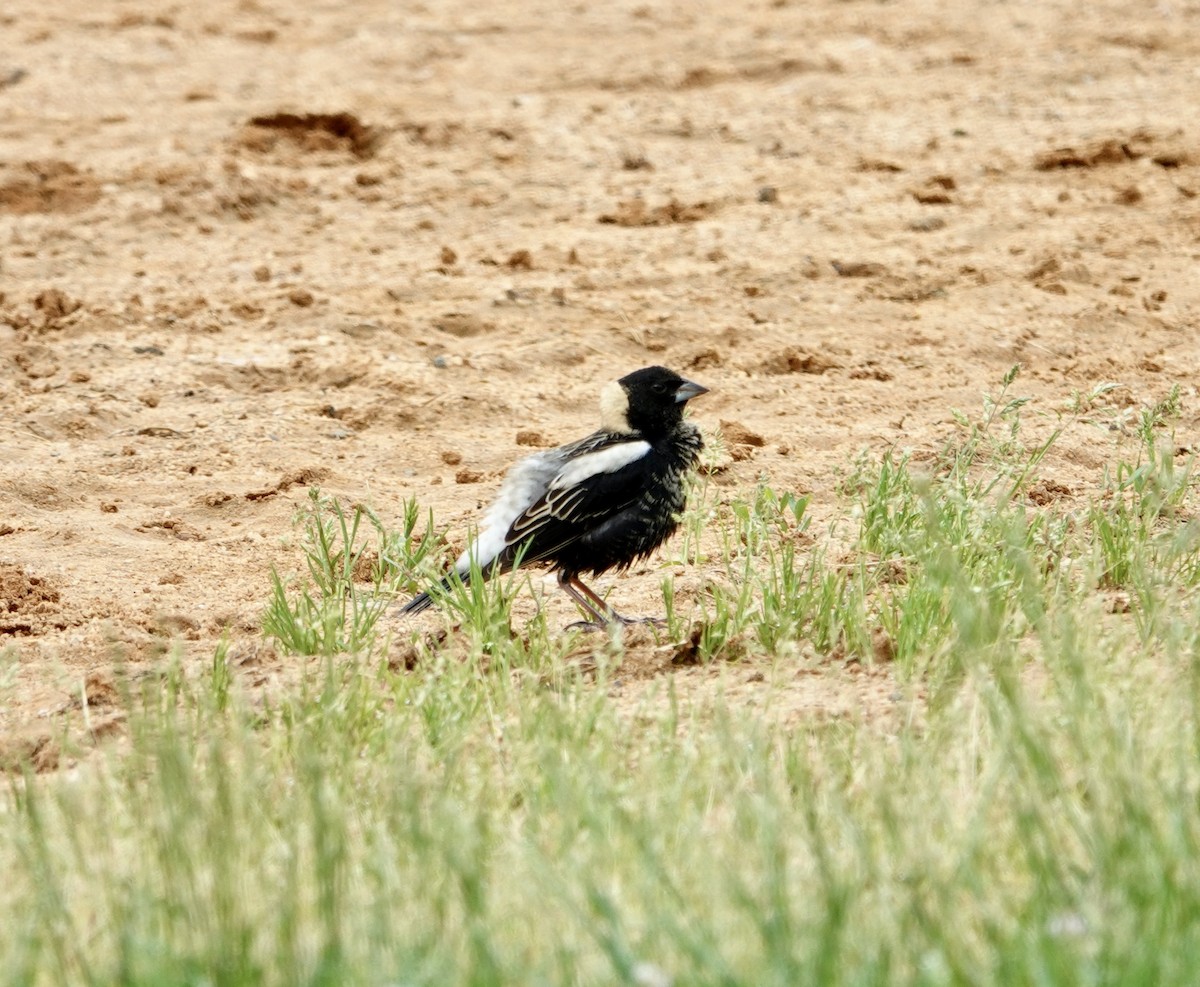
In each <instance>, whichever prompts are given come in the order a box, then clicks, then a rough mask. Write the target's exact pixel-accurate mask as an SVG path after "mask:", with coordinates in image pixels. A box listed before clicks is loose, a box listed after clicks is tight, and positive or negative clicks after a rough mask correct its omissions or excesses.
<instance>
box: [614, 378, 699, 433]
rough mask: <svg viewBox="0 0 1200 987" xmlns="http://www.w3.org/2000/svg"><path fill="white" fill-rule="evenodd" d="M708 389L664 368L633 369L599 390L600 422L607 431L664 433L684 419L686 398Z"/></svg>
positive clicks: (689, 398)
mask: <svg viewBox="0 0 1200 987" xmlns="http://www.w3.org/2000/svg"><path fill="white" fill-rule="evenodd" d="M707 391H708V388H707V387H701V386H700V385H699V384H696V383H693V382H692V381H690V380H685V379H684V378H683V377H680V376H679V374H677V373H675V372H674V371H673V370H668V369H667V368H666V367H645V368H644V369H642V370H635V371H634V372H633V373H631V374H627V375H626V376H624V377H622V378H621V379H620V380H618V381H614V382H613V383H611V384H609V385H607V386H606V387H605V388H604V390H603V391H602V392H601V394H600V413H601V423H602V424H603V425H604V427H605V428H606V429H608V430H609V431H610V432H632V433H637V434H638V435H642V436H645V437H647V438H655V437H657V436H660V435H666V434H667V433H668V432H670V431H671V429H673V428H674V427H675V426H676V425H678V424H679V422H680V421H681V420H682V419H683V409H684V406H685V405H686V404H687V403H688V401H690V400H691V399H692V398H694V397H698V396H699V395H701V394H704V393H706V392H707Z"/></svg>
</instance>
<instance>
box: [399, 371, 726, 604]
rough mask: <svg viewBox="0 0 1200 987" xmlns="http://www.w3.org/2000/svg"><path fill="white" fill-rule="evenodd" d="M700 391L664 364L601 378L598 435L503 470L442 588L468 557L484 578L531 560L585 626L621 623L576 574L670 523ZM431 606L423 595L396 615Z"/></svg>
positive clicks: (698, 445)
mask: <svg viewBox="0 0 1200 987" xmlns="http://www.w3.org/2000/svg"><path fill="white" fill-rule="evenodd" d="M707 390H708V388H707V387H701V386H700V385H699V384H694V383H692V382H691V381H690V380H684V378H682V377H680V376H679V374H677V373H674V372H673V371H670V370H667V369H666V368H665V367H646V368H645V369H643V370H637V371H635V372H634V373H631V374H629V375H627V376H625V377H622V378H621V379H620V380H618V381H615V382H614V383H611V384H608V385H607V386H606V387H605V388H604V389H603V391H602V392H601V395H600V413H601V417H600V422H601V427H600V429H599V430H598V431H596V432H593V433H592V434H591V435H589V436H588V437H587V438H586V439H580V440H579V441H578V442H572V443H570V444H569V445H565V446H559V447H558V448H557V449H549V450H547V451H545V452H538V453H534V455H532V456H528V457H526V458H525V459H522V460H521V461H520V462H519V463H517V464H516V465H515V466H514V467H513V468H512V469H510V470H509V471H508V475H507V476H506V477H505V478H504V483H503V484H502V485H501V487H500V493H499V494H498V495H497V497H496V500H495V502H494V503H493V504H492V506H491V508H490V509H489V510H488V512H487V515H486V516H485V517H484V520H483V527H482V529H481V530H480V532H479V535H478V537H477V538H476V539H475V540H474V541H473V542H472V543H471V545H470V546H469V547H468V548H467V550H466V551H465V552H463V554H462V555H461V556H459V558H458V561H457V562H455V563H454V569H453V570H452V571H451V572H450V573H449V574H448V575H447V576H446V578H445V579H443V580H442V587H443V588H449V587H450V586H451V585H453V583H454V582H456V581H458V580H462V581H466V580H467V579H469V578H470V573H471V567H472V564H473V563H475V564H478V566H479V569H480V571H481V572H482V573H483V574H484V576H485V577H487V576H494V575H497V574H498V573H503V572H508V571H509V570H511V569H512V568H513V567H514V565H517V564H519V565H521V566H527V565H533V564H535V563H538V564H542V565H546V566H548V567H549V568H550V569H551V570H552V571H557V572H558V584H559V586H561V587H562V588H563V589H564V590H565V591H566V592H567V594H568V595H569V596H570V597H571V599H573V600H574V601H575V603H576V604H577V605H578V606H579V608H580V609H581V610H582V611H583V612H584V613H585V614H586V615H587V616H588V618H589V622H594V623H597V624H608V623H611V622H613V621H620V622H622V623H628V621H627V620H626V618H624V617H622V616H621V615H620V614H618V613H617V612H616V611H615V610H613V609H612V607H610V606H609V605H608V604H607V603H605V602H604V600H602V599H601V598H600V597H599V596H597V595H596V594H595V593H594V592H592V590H590V589H588V587H587V586H585V585H584V584H583V583H582V582H581V581H580V579H579V576H580V574H582V573H592V574H594V575H597V576H598V575H600V574H601V573H603V572H607V571H608V570H609V569H616V570H618V571H621V570H624V569H628V568H629V566H631V565H632V564H633V563H634V562H636V561H637V560H639V559H642V558H645V557H646V556H647V555H649V554H650V553H651V552H652V551H654V549H656V548H657V547H658V546H659V545H661V544H662V543H663V542H664V541H665V540H666V539H667V538H668V537H670V535H671V534H672V533H673V532H674V531H675V529H676V527H678V525H679V514H680V512H681V511H682V510H683V507H684V501H685V497H686V493H685V490H684V477H685V475H686V474H687V473H688V471H689V470H691V469H693V468H694V467H695V465H696V462H697V460H698V459H699V456H700V450H701V449H702V448H703V447H704V440H703V439H702V438H701V437H700V431H699V429H697V428H696V426H695V425H693V424H691V423H690V422H686V421H684V420H683V409H684V406H685V405H686V404H687V402H688V401H689V400H691V399H692V398H694V397H696V396H698V395H700V394H704V393H705V392H706V391H707ZM518 559H519V563H518ZM432 603H433V597H431V596H430V594H429V593H421V594H419V595H418V596H416V597H415V598H414V599H413V600H412V601H410V602H409V603H408V604H406V605H405V607H404V608H403V610H402V612H403V613H406V614H408V613H419V612H420V611H422V610H424V609H425V608H426V607H428V606H430V605H431V604H432Z"/></svg>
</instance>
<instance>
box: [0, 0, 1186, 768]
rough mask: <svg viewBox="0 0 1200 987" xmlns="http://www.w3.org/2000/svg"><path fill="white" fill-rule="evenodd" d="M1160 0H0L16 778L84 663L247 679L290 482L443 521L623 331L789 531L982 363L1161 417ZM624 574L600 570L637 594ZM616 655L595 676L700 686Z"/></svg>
mask: <svg viewBox="0 0 1200 987" xmlns="http://www.w3.org/2000/svg"><path fill="white" fill-rule="evenodd" d="M1198 16H1200V3H1196V2H1191V0H1164V2H1162V3H1157V4H1153V5H1151V4H1146V3H1141V2H1134V0H1098V2H1095V3H1090V4H1084V5H1080V4H1077V3H1073V2H1068V0H1048V2H1047V0H1036V2H1035V0H1025V2H1020V0H1014V2H1000V0H975V2H972V3H937V2H934V0H914V2H911V3H903V4H900V3H886V2H879V0H808V2H799V0H795V2H786V0H769V2H761V0H760V2H755V3H751V4H736V5H730V4H719V3H695V2H692V0H676V2H663V3H647V2H644V0H638V2H629V0H617V2H613V3H604V4H573V3H557V2H549V0H532V2H525V3H515V2H511V0H497V2H495V3H492V4H479V3H474V2H467V0H430V2H427V3H414V4H398V3H394V2H385V0H355V2H352V3H342V2H328V0H326V2H312V3H295V2H290V3H284V2H281V0H241V2H231V0H210V2H208V3H205V4H184V3H179V2H155V0H119V2H112V3H108V4H94V3H85V2H83V0H56V2H55V3H46V2H44V0H36V2H35V0H9V2H7V3H6V4H5V6H4V10H3V11H2V12H0V244H2V245H3V253H2V254H0V293H2V294H0V648H2V649H4V653H5V654H6V655H7V656H8V660H7V661H5V662H4V663H3V664H0V674H2V676H3V678H2V680H0V737H2V738H4V746H3V748H2V750H3V751H7V752H8V755H6V756H9V757H10V759H11V754H12V752H14V751H16V752H25V753H28V752H31V751H32V752H36V755H37V759H38V763H39V764H40V765H41V766H43V767H53V766H55V765H56V764H58V763H59V761H60V750H61V749H62V740H63V738H64V737H70V736H74V737H75V739H76V740H79V741H81V742H82V743H84V745H85V746H86V745H87V744H88V743H90V742H92V741H93V740H94V739H95V738H97V737H101V736H105V735H109V734H117V735H119V734H120V731H121V729H122V727H121V723H120V714H119V713H117V712H115V711H114V710H115V704H114V702H113V693H112V685H111V677H112V676H111V666H112V665H113V663H114V662H116V661H124V662H128V663H130V664H131V665H132V667H134V668H150V667H153V666H154V664H155V663H156V662H159V661H161V660H162V656H163V655H164V654H165V653H166V651H167V650H168V649H169V648H171V647H172V646H173V645H174V644H175V643H176V642H182V646H183V647H184V648H185V649H186V652H187V654H188V655H189V656H191V657H192V658H193V659H194V660H197V661H199V660H202V659H203V660H206V659H207V658H209V657H210V656H211V654H212V649H213V647H214V644H215V642H216V641H217V639H218V637H219V636H220V634H221V633H222V631H223V630H224V629H228V630H229V632H230V634H231V635H232V637H233V642H234V650H235V653H240V654H242V655H246V654H249V655H251V656H252V657H253V656H255V655H258V656H259V657H258V658H257V659H256V660H258V661H259V663H260V666H262V665H265V666H269V668H276V669H278V668H281V667H285V666H286V665H287V661H285V660H283V659H278V658H274V657H271V656H270V655H269V654H268V655H267V656H266V657H265V658H264V657H262V649H261V648H260V647H259V646H258V645H257V644H256V642H257V641H258V640H259V639H260V630H259V624H260V616H261V611H262V607H263V604H264V602H265V599H266V595H267V588H268V580H267V574H268V572H269V567H270V566H271V565H272V564H274V565H276V566H278V567H279V568H280V569H281V570H282V571H284V572H295V571H298V570H299V568H300V566H301V560H300V558H299V557H298V551H297V549H296V547H295V544H294V541H291V540H290V539H289V537H288V536H290V535H291V534H292V532H293V528H292V519H293V517H294V514H295V510H296V506H297V505H298V504H299V503H300V502H302V501H303V500H304V498H305V493H306V488H307V485H308V484H309V483H311V482H314V481H319V482H320V484H321V485H322V486H323V487H324V488H325V489H326V490H328V491H329V492H331V493H334V494H337V495H340V496H345V497H347V498H350V499H360V500H363V501H366V502H369V503H370V504H372V505H374V506H375V508H376V509H377V510H378V511H379V512H380V513H381V514H382V516H383V517H384V518H385V519H388V520H394V519H395V518H396V517H397V514H398V511H399V506H400V504H401V503H402V501H403V500H404V499H405V498H406V497H410V496H413V495H415V496H417V497H419V498H420V499H421V501H422V502H423V503H426V504H428V505H430V506H432V507H433V508H434V510H435V511H436V512H437V516H438V519H439V521H440V522H442V523H446V524H450V525H451V526H452V528H453V530H454V531H456V532H459V533H462V532H463V531H464V530H465V528H466V525H468V524H469V523H470V522H471V521H472V519H473V518H475V516H476V511H477V509H478V508H479V507H480V506H481V505H482V504H484V503H485V502H486V501H487V499H488V498H489V497H490V495H491V494H492V492H493V491H494V489H495V487H496V485H497V482H498V479H499V477H500V475H501V473H502V471H503V469H504V468H505V467H506V465H507V464H508V463H510V462H511V461H512V460H513V459H514V458H516V457H517V456H518V455H521V454H523V453H525V452H528V451H529V449H528V448H527V446H524V445H520V444H518V442H517V436H518V433H519V432H521V431H525V430H532V431H534V432H536V433H537V434H538V437H539V438H540V440H541V441H544V442H545V443H546V444H552V443H557V442H562V441H567V440H570V439H573V438H576V437H578V436H580V435H582V434H584V433H586V432H587V431H589V430H590V429H591V428H592V427H593V423H594V420H595V411H594V407H595V401H596V395H597V393H598V391H599V389H600V387H601V385H602V384H603V383H604V382H606V381H608V380H610V379H612V378H614V377H617V376H620V375H621V374H623V373H626V372H628V371H629V370H632V369H635V368H637V367H639V366H644V365H647V364H650V363H663V364H667V365H669V366H672V367H674V368H676V369H678V370H680V371H681V372H684V373H685V374H687V375H688V376H691V377H693V378H694V379H697V380H699V381H701V382H702V383H705V384H707V385H709V386H710V387H711V388H712V390H713V393H712V394H711V395H709V396H707V397H705V398H704V399H703V402H700V401H697V402H696V404H695V416H696V419H697V421H699V422H700V423H701V425H702V426H704V427H706V428H710V429H715V428H716V427H718V425H719V423H721V422H722V421H724V422H727V423H736V425H740V426H742V427H743V428H744V430H745V431H746V432H748V433H750V438H751V439H753V438H754V437H760V438H761V440H762V444H761V445H760V446H747V447H746V448H743V449H741V450H739V452H740V454H741V455H740V458H738V459H737V461H735V462H733V463H732V464H731V465H730V467H729V469H727V470H726V471H724V472H723V473H722V474H721V476H720V478H719V482H720V483H721V484H723V485H724V486H726V487H728V489H729V491H730V492H734V491H737V490H745V489H748V488H750V487H752V486H753V484H754V483H755V482H756V480H757V479H758V478H759V477H767V478H768V479H769V480H770V482H771V483H773V484H774V485H776V486H778V487H779V488H781V489H790V490H798V491H805V492H809V493H811V495H812V498H813V510H814V513H816V515H817V516H818V517H820V516H821V513H822V511H823V510H828V508H829V506H830V505H832V504H833V502H834V499H835V485H836V482H837V479H838V476H839V471H840V470H842V469H843V468H844V467H845V465H846V464H847V463H848V462H849V461H850V460H851V459H852V457H853V456H854V454H855V453H856V452H857V451H859V450H861V449H870V450H874V451H876V452H878V451H881V450H883V449H885V448H887V447H889V446H892V445H896V444H898V445H901V446H904V447H911V448H913V449H916V450H918V451H920V450H922V449H932V448H936V447H937V446H939V445H940V444H941V442H942V441H943V440H944V438H945V437H946V436H947V435H948V434H949V433H950V431H951V430H952V429H953V424H952V418H951V412H952V409H954V408H964V409H971V410H973V409H977V408H978V407H979V406H980V402H981V398H982V395H983V393H984V392H985V391H986V390H989V389H994V388H995V386H996V384H997V382H998V381H999V379H1000V377H1001V375H1002V374H1003V373H1004V371H1005V370H1007V369H1008V368H1009V367H1010V366H1011V365H1012V364H1014V363H1018V362H1019V363H1021V364H1022V366H1023V372H1022V376H1021V378H1020V382H1019V387H1018V390H1019V391H1020V393H1022V394H1026V395H1030V396H1032V397H1034V398H1035V399H1036V401H1035V404H1034V405H1033V406H1031V407H1032V408H1034V409H1041V411H1043V412H1045V413H1047V414H1050V413H1052V412H1053V411H1054V410H1055V409H1057V408H1059V407H1062V406H1063V404H1064V402H1066V401H1067V400H1068V399H1069V398H1070V397H1071V395H1072V393H1073V392H1075V391H1084V392H1086V391H1087V390H1088V389H1090V388H1092V387H1093V386H1095V385H1096V384H1098V383H1101V382H1103V381H1113V382H1118V383H1120V384H1121V385H1122V386H1121V387H1120V388H1119V389H1117V390H1116V391H1113V392H1112V393H1110V394H1109V395H1108V396H1107V397H1106V399H1105V400H1106V401H1108V402H1109V403H1110V404H1115V405H1116V406H1117V408H1118V410H1119V408H1120V407H1121V406H1125V407H1128V408H1135V407H1136V406H1137V405H1138V404H1140V403H1143V402H1146V401H1153V400H1156V399H1159V398H1161V397H1163V396H1164V395H1165V394H1166V393H1167V392H1168V390H1169V389H1170V386H1171V385H1172V384H1173V383H1175V382H1178V383H1180V384H1181V385H1182V386H1183V390H1184V398H1185V400H1184V408H1185V413H1184V420H1183V422H1182V423H1181V425H1180V429H1179V437H1180V441H1181V442H1182V443H1183V444H1190V442H1191V441H1192V440H1193V439H1195V438H1196V433H1197V416H1196V402H1195V401H1194V394H1195V386H1194V381H1195V380H1196V371H1197V365H1198V363H1200V346H1198V344H1197V341H1196V335H1195V321H1196V313H1197V311H1198V303H1200V278H1197V277H1196V276H1195V271H1196V260H1197V257H1198V256H1200V198H1197V194H1198V193H1200V143H1198V142H1197V137H1198V135H1197V131H1196V126H1195V93H1196V86H1197V84H1198V82H1200V79H1198V78H1197V76H1198V70H1197V67H1196V66H1197V65H1200V61H1198V58H1197V56H1198V55H1200V35H1198V34H1197V33H1196V31H1195V30H1194V29H1192V28H1193V27H1194V24H1195V23H1196V18H1197V17H1198ZM256 121H257V123H256ZM727 429H732V430H733V431H735V432H736V428H734V426H727ZM743 438H745V435H744V434H743ZM525 441H526V442H528V441H529V438H528V437H525ZM534 441H537V440H536V439H535V440H534ZM1119 441H1121V436H1120V434H1119V430H1117V431H1116V432H1109V431H1106V430H1104V429H1101V428H1096V427H1087V426H1085V425H1081V426H1079V427H1077V428H1072V429H1070V430H1069V431H1068V433H1067V435H1066V436H1065V437H1064V439H1063V440H1062V442H1061V443H1060V445H1059V446H1058V447H1057V449H1056V450H1055V452H1054V453H1053V454H1052V456H1051V458H1050V460H1049V461H1048V464H1047V475H1048V476H1050V477H1052V478H1053V479H1054V481H1055V483H1056V484H1058V485H1060V486H1061V489H1060V488H1059V486H1055V487H1052V488H1051V491H1052V492H1057V493H1056V495H1063V496H1071V495H1073V494H1080V493H1086V492H1087V491H1090V490H1092V489H1094V488H1095V485H1096V483H1097V482H1098V479H1099V469H1100V467H1101V465H1102V464H1103V463H1104V462H1105V461H1106V460H1107V459H1108V457H1109V456H1110V454H1111V453H1112V450H1113V448H1114V446H1115V444H1116V443H1118V442H1119ZM701 575H702V574H696V573H686V574H682V575H681V580H682V581H683V582H682V585H683V586H684V589H685V590H686V589H687V587H688V586H691V587H693V588H694V587H695V586H696V585H698V580H699V579H700V578H701ZM659 579H660V576H659V573H658V571H657V570H656V569H655V567H654V566H647V567H645V568H644V569H643V570H641V571H638V572H634V573H633V574H632V575H631V576H629V577H628V578H627V579H625V580H623V581H622V583H621V585H620V586H619V587H618V588H617V590H616V593H615V595H614V600H615V601H618V602H619V603H620V605H621V606H622V607H623V608H624V609H628V610H631V611H633V612H638V610H639V609H641V610H643V611H650V612H652V611H653V610H654V609H655V608H656V606H657V607H661V599H658V600H657V602H656V597H657V594H658V585H659ZM689 580H690V582H688V581H689ZM552 605H553V606H555V607H556V608H559V607H561V618H562V620H563V622H564V623H565V622H566V621H567V620H569V619H571V613H570V610H569V608H568V607H567V605H566V603H565V601H558V600H555V601H554V602H553V604H552ZM556 613H557V610H556ZM431 619H432V620H434V621H435V622H436V619H437V618H431ZM422 626H427V625H422ZM652 654H653V652H652V651H647V652H646V653H645V654H642V655H641V657H640V658H637V657H635V659H631V662H632V663H631V666H630V667H631V669H635V668H636V669H640V670H641V672H643V673H645V674H644V675H641V676H636V675H635V676H631V677H630V679H629V682H630V683H634V682H637V681H642V680H643V679H645V680H647V681H653V680H654V679H655V677H657V676H662V675H665V674H673V675H675V676H677V678H678V682H677V685H678V686H679V688H681V689H683V690H685V691H686V690H688V689H693V688H694V689H696V690H704V689H711V688H713V687H714V686H713V685H712V683H713V681H714V680H713V677H712V675H711V674H710V673H708V672H707V671H705V670H704V669H696V668H674V667H673V666H671V665H670V664H669V663H667V662H658V663H657V664H655V663H654V660H653V659H652V658H649V657H647V655H652ZM291 661H293V663H294V660H291ZM637 662H640V665H639V664H637ZM268 670H269V669H268ZM851 672H852V670H847V669H845V668H842V667H841V666H840V665H838V664H836V663H833V664H830V666H829V668H828V669H827V670H822V669H820V668H818V669H816V670H815V672H814V670H813V669H812V668H806V669H805V674H804V675H803V676H801V677H798V678H796V679H795V680H794V683H793V687H788V686H787V685H786V683H785V684H784V686H783V687H782V691H783V692H784V693H787V692H788V691H789V688H791V689H792V693H793V695H792V700H791V701H793V702H794V705H795V708H796V709H797V710H798V711H799V714H798V715H806V714H807V712H809V711H811V712H812V713H814V714H816V713H832V714H833V715H860V714H863V713H865V714H866V715H871V713H872V711H874V710H878V709H880V708H882V707H885V706H886V705H887V704H888V703H889V702H892V701H894V697H895V692H894V690H895V683H894V682H892V681H891V676H890V674H889V673H888V671H887V670H886V669H875V670H866V671H863V672H861V673H859V674H852V673H851ZM261 674H262V675H263V676H266V675H267V672H262V673H261ZM737 674H738V675H739V676H740V678H739V679H738V682H739V687H738V690H734V693H733V694H734V695H744V696H746V701H748V702H753V701H755V700H754V698H753V697H754V695H757V693H756V691H755V690H756V688H757V686H756V683H758V682H759V681H760V680H763V679H764V677H763V676H762V675H761V673H758V672H755V671H754V670H752V669H750V670H742V671H741V672H738V673H737ZM768 678H770V679H771V680H770V681H765V682H763V684H762V689H770V690H772V692H773V694H775V695H778V692H779V691H780V689H781V687H780V684H779V682H778V681H777V680H775V679H774V678H772V677H768ZM628 688H630V689H632V685H630V686H628ZM722 688H724V686H722ZM84 696H86V698H87V701H86V702H84V700H83V697H84ZM85 714H86V715H85ZM68 749H69V747H68Z"/></svg>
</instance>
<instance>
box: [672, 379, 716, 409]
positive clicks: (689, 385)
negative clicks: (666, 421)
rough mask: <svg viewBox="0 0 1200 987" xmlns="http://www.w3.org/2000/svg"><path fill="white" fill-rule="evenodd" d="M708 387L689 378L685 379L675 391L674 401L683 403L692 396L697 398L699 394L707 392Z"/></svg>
mask: <svg viewBox="0 0 1200 987" xmlns="http://www.w3.org/2000/svg"><path fill="white" fill-rule="evenodd" d="M707 393H708V388H707V387H703V386H701V385H700V384H697V383H694V382H693V381H690V380H685V381H684V382H683V383H682V384H680V385H679V389H678V390H677V391H676V392H675V403H676V404H684V403H685V402H687V401H690V400H691V399H692V398H698V397H699V396H700V395H701V394H707Z"/></svg>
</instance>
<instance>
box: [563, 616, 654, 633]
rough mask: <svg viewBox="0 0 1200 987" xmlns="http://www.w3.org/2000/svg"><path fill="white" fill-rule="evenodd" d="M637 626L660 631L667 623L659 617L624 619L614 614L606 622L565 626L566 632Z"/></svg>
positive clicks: (598, 621) (577, 622)
mask: <svg viewBox="0 0 1200 987" xmlns="http://www.w3.org/2000/svg"><path fill="white" fill-rule="evenodd" d="M639 625H641V626H645V625H649V626H651V627H656V628H659V629H662V628H665V627H666V626H667V622H666V621H665V620H663V619H662V618H661V617H625V616H623V615H622V614H619V613H614V614H613V616H612V617H611V618H609V619H607V620H577V621H575V622H574V623H571V624H567V630H569V631H607V630H610V629H612V628H613V627H637V626H639Z"/></svg>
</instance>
